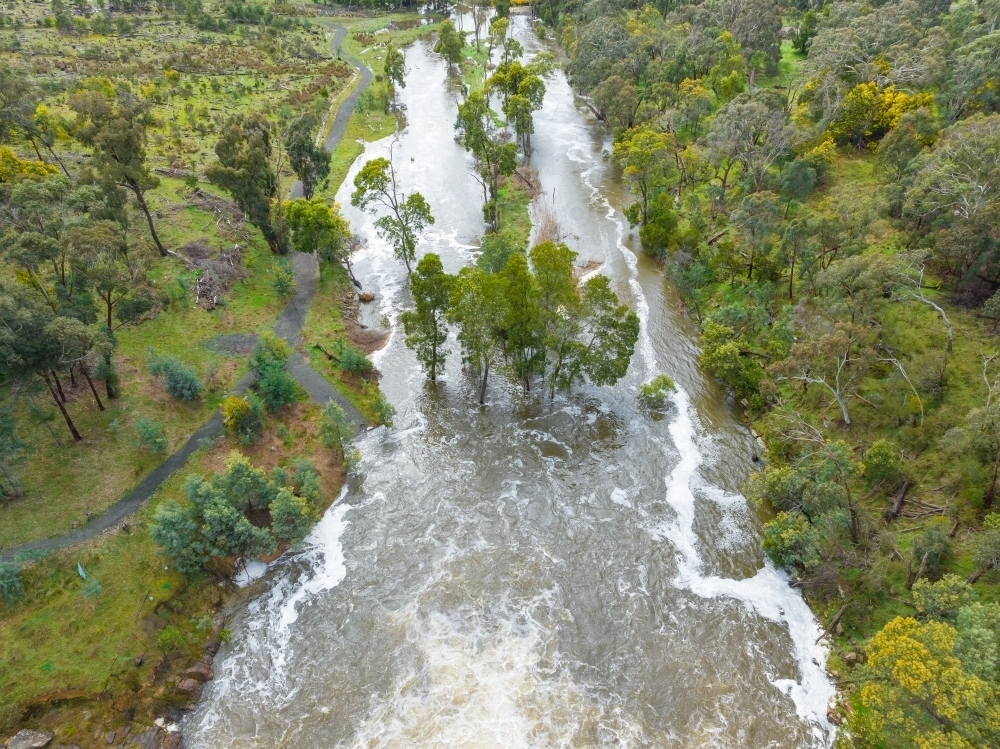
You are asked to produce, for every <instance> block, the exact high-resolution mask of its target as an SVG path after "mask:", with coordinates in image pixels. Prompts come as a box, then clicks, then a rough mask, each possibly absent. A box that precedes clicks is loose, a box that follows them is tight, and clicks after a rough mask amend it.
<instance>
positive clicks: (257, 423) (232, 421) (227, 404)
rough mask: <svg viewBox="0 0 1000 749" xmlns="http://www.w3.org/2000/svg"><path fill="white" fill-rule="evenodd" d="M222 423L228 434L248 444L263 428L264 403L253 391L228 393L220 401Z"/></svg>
mask: <svg viewBox="0 0 1000 749" xmlns="http://www.w3.org/2000/svg"><path fill="white" fill-rule="evenodd" d="M222 423H223V424H224V425H225V427H226V430H227V431H228V432H229V433H230V434H233V435H235V436H236V437H238V438H239V440H240V442H242V443H243V444H244V445H249V444H250V443H251V442H253V441H254V440H255V439H256V438H257V435H259V434H260V432H261V430H262V429H263V428H264V404H263V403H262V402H261V400H260V398H258V397H257V396H256V395H254V394H253V393H247V394H246V395H244V396H242V397H241V396H238V395H230V396H229V397H228V398H226V399H225V400H224V401H223V402H222Z"/></svg>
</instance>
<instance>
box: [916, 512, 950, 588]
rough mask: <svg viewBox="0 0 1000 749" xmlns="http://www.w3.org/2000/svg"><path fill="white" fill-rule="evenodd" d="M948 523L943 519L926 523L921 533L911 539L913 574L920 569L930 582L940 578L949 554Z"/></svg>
mask: <svg viewBox="0 0 1000 749" xmlns="http://www.w3.org/2000/svg"><path fill="white" fill-rule="evenodd" d="M947 525H948V521H947V520H945V519H944V518H940V519H937V520H935V521H932V522H930V523H928V525H927V528H926V529H925V530H924V532H923V533H921V534H920V535H918V536H917V537H916V538H915V539H913V562H912V563H913V566H914V568H915V569H914V573H915V574H918V573H919V571H920V570H921V569H922V570H923V574H925V575H927V577H929V578H930V579H931V580H937V579H938V578H939V577H941V571H942V568H943V567H944V564H945V562H946V561H947V560H948V556H949V554H951V539H950V538H949V537H948V528H947Z"/></svg>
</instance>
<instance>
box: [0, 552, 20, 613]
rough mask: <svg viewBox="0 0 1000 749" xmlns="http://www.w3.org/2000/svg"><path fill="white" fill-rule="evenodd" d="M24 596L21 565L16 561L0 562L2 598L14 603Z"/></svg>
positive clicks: (0, 597) (0, 593) (0, 594)
mask: <svg viewBox="0 0 1000 749" xmlns="http://www.w3.org/2000/svg"><path fill="white" fill-rule="evenodd" d="M23 597H24V583H23V582H22V580H21V565H19V564H17V563H16V562H0V599H3V601H4V603H7V604H12V603H14V602H15V601H17V600H19V599H21V598H23Z"/></svg>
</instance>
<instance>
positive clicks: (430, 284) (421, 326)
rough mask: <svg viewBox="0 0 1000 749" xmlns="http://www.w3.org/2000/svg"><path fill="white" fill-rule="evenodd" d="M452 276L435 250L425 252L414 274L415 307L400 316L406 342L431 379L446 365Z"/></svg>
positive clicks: (433, 379) (412, 277) (411, 287)
mask: <svg viewBox="0 0 1000 749" xmlns="http://www.w3.org/2000/svg"><path fill="white" fill-rule="evenodd" d="M452 280H453V279H452V277H451V276H449V275H448V274H447V273H445V272H444V268H443V267H442V265H441V258H440V257H438V256H437V255H436V254H434V253H433V252H429V253H427V254H426V255H424V256H423V257H422V258H420V262H419V263H417V269H416V271H415V272H414V273H413V274H412V275H411V277H410V290H411V291H412V293H413V302H414V306H415V309H412V310H407V311H406V312H404V313H403V314H402V315H401V317H400V320H401V322H402V323H403V330H404V331H405V332H406V345H407V347H408V348H411V349H413V350H414V351H415V353H416V355H417V360H418V361H419V362H420V364H421V366H422V367H423V368H424V370H425V371H426V372H427V376H428V377H430V380H431V382H436V381H437V375H438V372H440V371H441V370H442V369H443V368H444V364H445V359H446V358H447V356H448V350H447V349H446V348H445V342H446V341H447V340H448V324H447V320H446V315H447V314H448V306H449V304H450V299H451V286H452Z"/></svg>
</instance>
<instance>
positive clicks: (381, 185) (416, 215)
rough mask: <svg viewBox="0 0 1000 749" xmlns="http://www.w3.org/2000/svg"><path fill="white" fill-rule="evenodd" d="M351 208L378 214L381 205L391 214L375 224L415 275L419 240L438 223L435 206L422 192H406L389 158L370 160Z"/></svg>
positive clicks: (357, 182) (360, 176) (356, 185)
mask: <svg viewBox="0 0 1000 749" xmlns="http://www.w3.org/2000/svg"><path fill="white" fill-rule="evenodd" d="M351 205H353V206H355V207H357V208H361V209H362V210H367V211H368V212H369V213H372V214H374V213H375V212H376V210H377V209H378V207H379V206H381V207H382V208H384V209H387V210H388V211H389V212H388V213H386V214H385V215H383V216H380V217H379V218H378V219H377V220H376V221H375V228H376V230H377V231H378V233H379V236H380V237H382V238H383V239H385V240H386V241H388V242H389V243H390V244H392V248H393V252H394V253H395V255H396V257H397V258H398V259H399V260H402V261H403V263H404V264H405V265H406V272H407V273H411V272H412V270H413V263H414V262H415V261H416V249H417V238H418V236H419V235H420V233H421V232H422V231H423V230H424V229H426V228H427V227H428V226H429V225H431V224H433V223H434V216H433V215H432V214H431V207H430V206H429V205H428V204H427V201H426V200H425V199H424V196H423V195H421V194H420V193H419V192H412V193H410V194H409V195H407V194H405V193H404V192H402V191H401V190H400V188H399V183H398V180H397V178H396V168H395V167H394V166H393V163H392V150H391V149H390V151H389V158H388V159H386V158H383V157H379V158H377V159H372V160H371V161H368V162H367V163H366V164H365V165H364V166H363V167H361V171H359V172H358V174H357V176H355V178H354V192H353V193H351Z"/></svg>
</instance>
